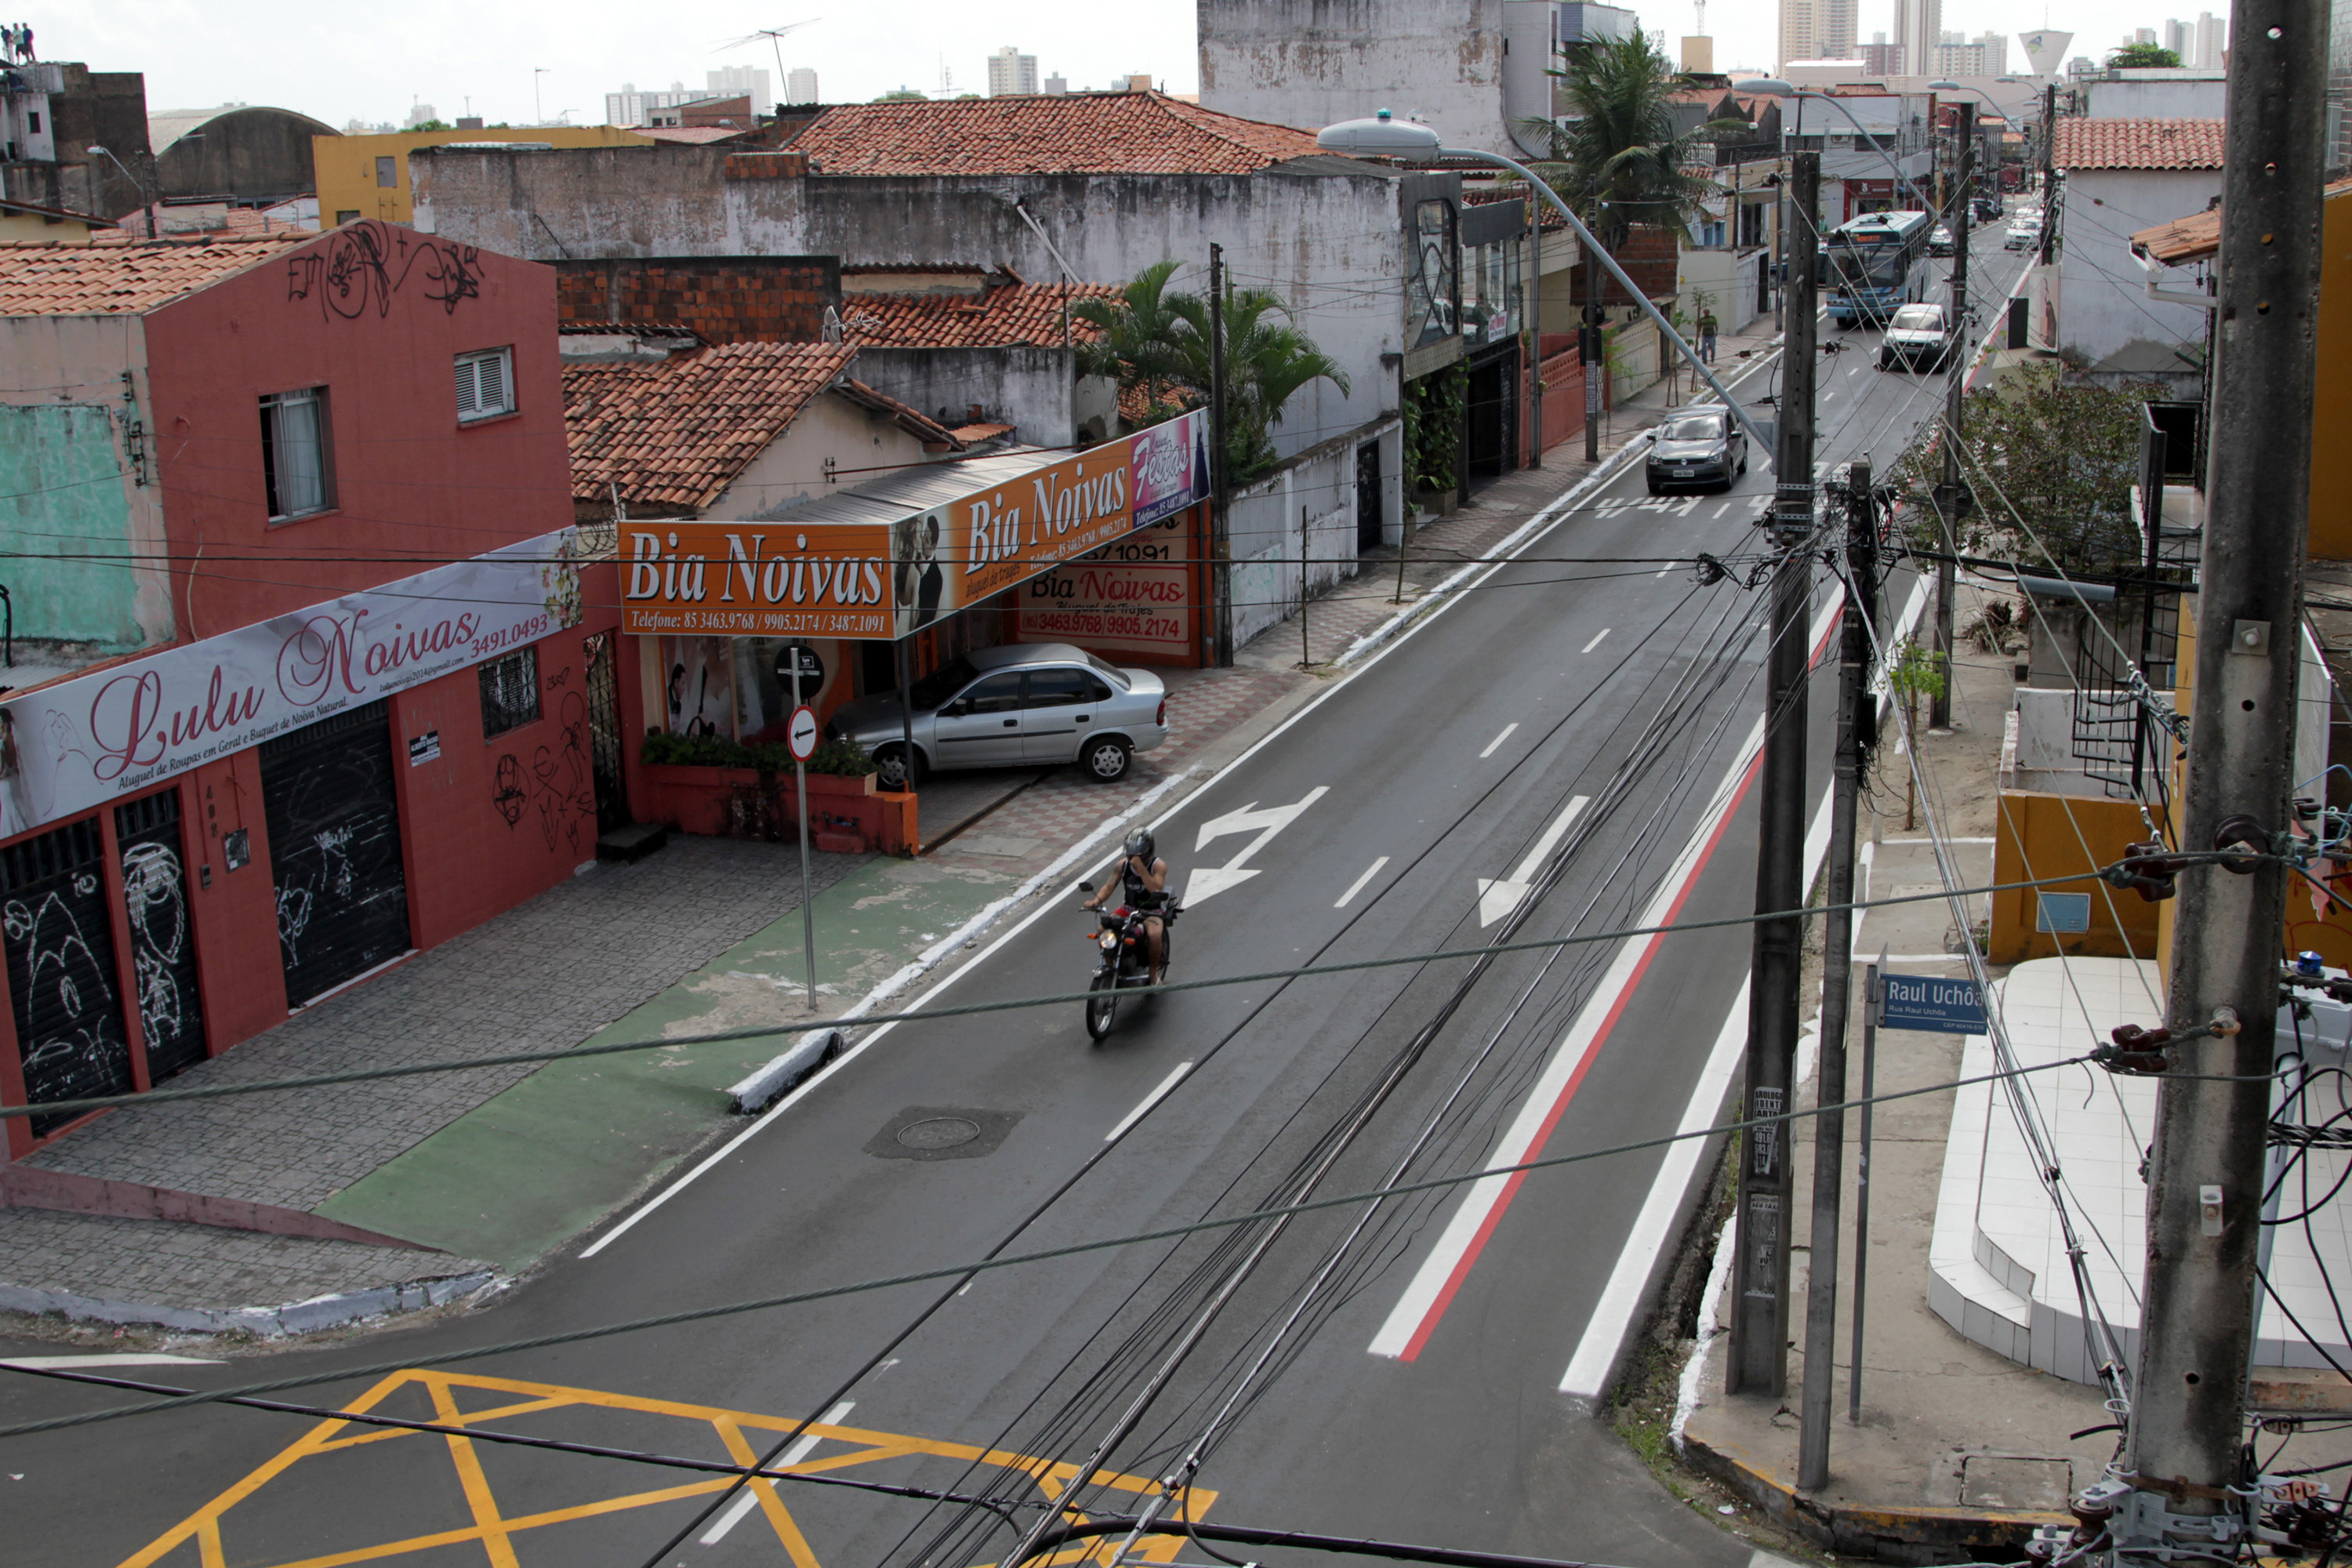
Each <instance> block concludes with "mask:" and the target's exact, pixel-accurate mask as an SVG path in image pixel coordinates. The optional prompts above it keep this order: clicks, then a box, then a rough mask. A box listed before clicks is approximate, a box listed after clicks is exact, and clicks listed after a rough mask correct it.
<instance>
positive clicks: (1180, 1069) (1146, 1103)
mask: <svg viewBox="0 0 2352 1568" xmlns="http://www.w3.org/2000/svg"><path fill="white" fill-rule="evenodd" d="M1191 1071H1192V1063H1191V1062H1178V1063H1177V1064H1176V1070H1175V1071H1174V1072H1171V1073H1170V1074H1169V1075H1168V1076H1167V1077H1166V1078H1163V1079H1160V1087H1159V1088H1158V1089H1153V1090H1152V1091H1151V1092H1150V1094H1147V1095H1145V1096H1144V1097H1143V1100H1142V1103H1140V1104H1139V1105H1138V1106H1137V1107H1136V1108H1135V1109H1134V1110H1130V1111H1129V1112H1128V1113H1127V1114H1126V1115H1125V1116H1122V1117H1120V1118H1119V1119H1118V1126H1116V1127H1114V1128H1112V1129H1111V1130H1110V1131H1108V1132H1106V1133H1104V1134H1103V1142H1106V1143H1116V1142H1118V1140H1119V1134H1121V1133H1123V1132H1125V1131H1127V1130H1128V1129H1129V1128H1130V1127H1132V1126H1134V1125H1135V1124H1136V1123H1137V1122H1139V1121H1142V1120H1143V1113H1144V1112H1145V1111H1147V1110H1150V1109H1151V1108H1152V1107H1153V1106H1155V1105H1157V1104H1159V1103H1160V1101H1161V1100H1165V1099H1166V1098H1167V1097H1168V1091H1169V1090H1170V1089H1174V1088H1175V1087H1176V1086H1177V1085H1178V1084H1180V1083H1182V1082H1183V1081H1184V1075H1185V1074H1186V1073H1188V1072H1191Z"/></svg>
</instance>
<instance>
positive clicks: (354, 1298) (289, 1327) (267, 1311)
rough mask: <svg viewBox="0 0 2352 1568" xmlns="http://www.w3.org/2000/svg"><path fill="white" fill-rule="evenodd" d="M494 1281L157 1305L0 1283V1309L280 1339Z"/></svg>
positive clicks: (479, 1278) (492, 1277) (475, 1278)
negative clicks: (267, 1301) (236, 1303)
mask: <svg viewBox="0 0 2352 1568" xmlns="http://www.w3.org/2000/svg"><path fill="white" fill-rule="evenodd" d="M498 1284H499V1277H498V1273H497V1271H496V1270H495V1269H488V1268H483V1269H478V1270H476V1271H475V1272H473V1273H471V1274H457V1275H450V1276H447V1277H446V1278H443V1279H412V1280H409V1281H407V1282H405V1283H404V1284H399V1285H383V1286H378V1287H377V1288H375V1289H372V1290H347V1291H341V1292H339V1293H337V1294H334V1295H331V1296H313V1297H311V1298H310V1300H306V1301H289V1302H288V1303H287V1304H286V1305H284V1306H282V1307H238V1308H235V1309H233V1310H218V1309H215V1308H211V1307H161V1306H156V1305H154V1304H152V1303H150V1302H144V1301H117V1300H110V1299H109V1298H106V1297H102V1296H81V1295H77V1294H75V1293H74V1292H72V1291H70V1290H44V1289H39V1288H37V1287H35V1286H30V1285H0V1311H11V1312H23V1313H26V1314H27V1315H29V1316H33V1317H43V1316H47V1315H50V1314H57V1315H59V1316H62V1317H66V1318H71V1319H76V1320H79V1321H86V1322H101V1323H126V1324H131V1323H137V1324H150V1325H152V1326H154V1327H157V1328H163V1329H178V1330H181V1331H184V1332H188V1333H199V1334H234V1333H243V1334H251V1335H253V1336H255V1337H256V1338H258V1339H267V1340H275V1339H285V1338H287V1337H289V1336H290V1335H294V1334H308V1333H315V1332H317V1331H319V1330H320V1329H332V1328H340V1327H341V1326H342V1325H344V1324H346V1323H355V1322H358V1321H362V1320H363V1319H367V1318H384V1317H390V1316H393V1315H394V1314H395V1313H399V1312H417V1311H422V1310H425V1308H427V1307H442V1306H446V1305H448V1304H449V1303H450V1302H452V1301H457V1300H463V1299H464V1298H466V1297H467V1296H471V1295H475V1294H477V1293H478V1292H481V1291H483V1290H486V1289H490V1288H491V1287H493V1286H496V1285H498Z"/></svg>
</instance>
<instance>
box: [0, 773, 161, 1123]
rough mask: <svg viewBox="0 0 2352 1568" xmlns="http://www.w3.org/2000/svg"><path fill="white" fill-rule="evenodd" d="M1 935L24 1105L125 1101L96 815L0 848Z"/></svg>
mask: <svg viewBox="0 0 2352 1568" xmlns="http://www.w3.org/2000/svg"><path fill="white" fill-rule="evenodd" d="M0 936H4V937H5V945H6V947H7V952H8V991H9V1000H10V1002H11V1003H12V1004H13V1005H14V1009H15V1012H16V1051H17V1055H18V1057H19V1058H21V1059H22V1061H23V1062H24V1066H25V1099H26V1101H27V1102H28V1103H30V1104H34V1105H40V1104H44V1103H46V1102H47V1101H49V1100H79V1099H80V1098H82V1097H83V1096H85V1095H95V1094H129V1093H130V1092H131V1087H132V1086H131V1037H130V1036H129V1035H128V1034H126V1033H125V1032H124V1031H123V1027H122V998H121V994H120V993H119V992H118V991H117V990H116V988H115V978H114V927H113V925H112V923H111V921H110V920H109V919H108V917H107V912H106V838H105V834H104V831H103V829H102V828H101V827H100V825H99V821H98V818H96V817H94V816H93V817H90V818H89V819H87V820H85V821H81V822H74V823H68V824H67V825H66V826H63V827H60V828H58V829H57V830H56V831H55V832H52V833H44V834H42V835H41V836H40V837H38V838H34V839H28V840H26V842H25V843H22V844H17V845H13V846H11V847H8V848H6V849H0ZM72 1120H73V1118H72V1117H71V1116H46V1117H45V1116H36V1117H34V1118H33V1119H32V1122H33V1131H34V1133H35V1134H36V1135H39V1134H41V1133H45V1132H50V1131H55V1130H56V1129H57V1128H58V1127H61V1126H63V1125H64V1124H65V1123H67V1122H68V1121H72Z"/></svg>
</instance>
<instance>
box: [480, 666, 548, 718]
mask: <svg viewBox="0 0 2352 1568" xmlns="http://www.w3.org/2000/svg"><path fill="white" fill-rule="evenodd" d="M480 668H481V676H482V739H483V740H485V741H487V740H489V739H491V738H492V737H493V736H498V735H503V734H505V733H506V732H507V731H509V730H519V729H520V728H521V727H522V726H524V725H525V724H528V723H530V721H533V720H534V719H537V718H538V717H539V649H537V648H535V647H523V648H517V649H516V650H515V651H514V652H512V653H510V654H508V655H506V656H505V657H504V658H494V659H492V660H490V661H489V662H488V664H485V665H483V666H481V667H480Z"/></svg>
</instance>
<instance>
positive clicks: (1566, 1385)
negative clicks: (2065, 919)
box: [1559, 577, 1927, 1399]
mask: <svg viewBox="0 0 2352 1568" xmlns="http://www.w3.org/2000/svg"><path fill="white" fill-rule="evenodd" d="M1834 603H1835V601H1832V604H1833V605H1834ZM1926 605H1927V579H1926V578H1925V577H1921V578H1919V579H1918V580H1917V581H1916V582H1915V583H1914V584H1912V588H1911V597H1910V599H1909V601H1908V602H1907V603H1906V605H1904V608H1903V613H1902V615H1901V616H1900V617H1899V619H1898V620H1897V623H1896V629H1895V634H1894V635H1895V637H1898V638H1899V637H1903V636H1905V635H1906V634H1907V633H1908V632H1909V630H1910V628H1911V626H1913V625H1915V624H1916V622H1917V620H1918V618H1919V613H1920V611H1921V610H1922V609H1923V608H1925V606H1926ZM1879 700H1880V702H1881V704H1882V710H1883V705H1884V704H1885V701H1886V698H1885V697H1884V696H1881V698H1880V699H1879ZM1829 813H1830V801H1829V798H1828V795H1826V794H1824V795H1823V796H1822V802H1821V804H1820V805H1818V806H1816V807H1815V808H1814V811H1813V816H1812V820H1811V822H1810V823H1809V824H1808V825H1807V826H1806V830H1805V848H1804V856H1805V884H1806V886H1808V887H1811V885H1812V879H1813V878H1814V877H1815V876H1816V875H1817V874H1818V873H1819V871H1820V869H1821V863H1822V858H1823V857H1824V856H1826V855H1827V854H1828V852H1829V831H1830V820H1829ZM1747 1039H1748V981H1747V980H1745V979H1743V980H1742V981H1741V982H1740V984H1739V994H1738V995H1737V996H1735V997H1734V998H1733V999H1732V1003H1731V1007H1730V1010H1729V1011H1728V1012H1727V1014H1726V1015H1725V1016H1724V1020H1723V1028H1722V1030H1721V1032H1719V1033H1718V1034H1717V1036H1716V1040H1715V1047H1714V1049H1713V1050H1711V1051H1710V1052H1708V1054H1707V1060H1706V1068H1705V1069H1704V1070H1703V1071H1702V1072H1701V1073H1700V1074H1699V1078H1698V1081H1697V1082H1696V1084H1694V1085H1693V1086H1692V1088H1691V1096H1690V1101H1689V1103H1688V1104H1687V1105H1685V1107H1684V1108H1683V1116H1682V1122H1681V1125H1680V1126H1679V1127H1678V1128H1677V1129H1676V1131H1680V1132H1683V1133H1690V1132H1696V1131H1698V1130H1699V1129H1700V1128H1702V1127H1705V1126H1706V1125H1708V1124H1709V1123H1710V1122H1712V1121H1714V1120H1715V1118H1716V1116H1717V1113H1719V1112H1720V1111H1721V1110H1722V1109H1723V1101H1724V1096H1725V1094H1726V1093H1727V1092H1728V1090H1729V1089H1730V1086H1731V1076H1732V1073H1733V1071H1734V1070H1735V1069H1736V1068H1738V1065H1739V1059H1740V1058H1741V1056H1742V1054H1743V1053H1744V1051H1745V1050H1746V1047H1747ZM1709 1142H1710V1140H1707V1139H1704V1138H1685V1141H1684V1142H1679V1143H1670V1144H1668V1145H1667V1146H1666V1153H1665V1158H1664V1161H1663V1162H1662V1163H1660V1165H1659V1168H1658V1173H1657V1175H1656V1176H1655V1177H1654V1179H1653V1180H1652V1182H1651V1184H1650V1192H1649V1195H1648V1196H1647V1197H1646V1198H1644V1199H1643V1204H1642V1208H1641V1212H1640V1214H1639V1215H1637V1216H1636V1217H1635V1219H1634V1221H1633V1229H1632V1230H1631V1231H1629V1232H1628V1233H1627V1234H1626V1237H1625V1246H1624V1248H1623V1249H1622V1251H1621V1252H1620V1253H1619V1254H1618V1256H1617V1263H1616V1267H1615V1268H1612V1270H1611V1271H1610V1275H1609V1281H1608V1283H1607V1284H1606V1285H1605V1286H1603V1287H1602V1289H1601V1299H1600V1300H1599V1302H1598V1303H1596V1304H1595V1305H1594V1307H1593V1309H1592V1310H1591V1312H1590V1313H1588V1314H1587V1315H1586V1317H1585V1321H1584V1331H1583V1334H1582V1335H1581V1336H1580V1338H1579V1339H1578V1341H1577V1345H1576V1351H1575V1353H1574V1354H1573V1355H1572V1356H1570V1359H1569V1363H1568V1370H1567V1372H1566V1373H1563V1374H1562V1375H1561V1377H1560V1380H1559V1389H1560V1392H1561V1393H1563V1394H1570V1395H1573V1396H1576V1397H1579V1398H1583V1399H1598V1398H1599V1397H1600V1396H1601V1389H1602V1388H1603V1387H1604V1386H1605V1385H1606V1384H1607V1383H1608V1381H1609V1374H1610V1373H1611V1372H1612V1371H1613V1370H1614V1369H1615V1367H1616V1364H1617V1358H1618V1355H1619V1354H1620V1353H1621V1352H1622V1351H1623V1349H1624V1345H1625V1335H1626V1334H1627V1332H1628V1331H1630V1330H1631V1329H1632V1327H1633V1314H1634V1313H1635V1312H1636V1311H1638V1310H1640V1308H1641V1305H1642V1298H1643V1293H1644V1292H1646V1291H1647V1290H1648V1289H1649V1285H1650V1276H1651V1273H1652V1272H1653V1270H1654V1269H1655V1268H1656V1267H1657V1261H1658V1258H1659V1256H1660V1255H1661V1254H1662V1253H1663V1252H1664V1250H1665V1247H1666V1245H1667V1242H1668V1240H1669V1239H1670V1238H1671V1237H1672V1236H1673V1235H1674V1233H1675V1227H1676V1225H1677V1223H1678V1222H1679V1221H1680V1219H1681V1217H1682V1213H1683V1206H1684V1205H1685V1203H1686V1202H1687V1201H1688V1198H1689V1194H1690V1184H1691V1181H1692V1179H1693V1177H1694V1176H1695V1175H1696V1173H1697V1170H1698V1165H1699V1161H1700V1158H1701V1157H1702V1155H1703V1154H1704V1153H1705V1152H1706V1146H1707V1144H1708V1143H1709Z"/></svg>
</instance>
